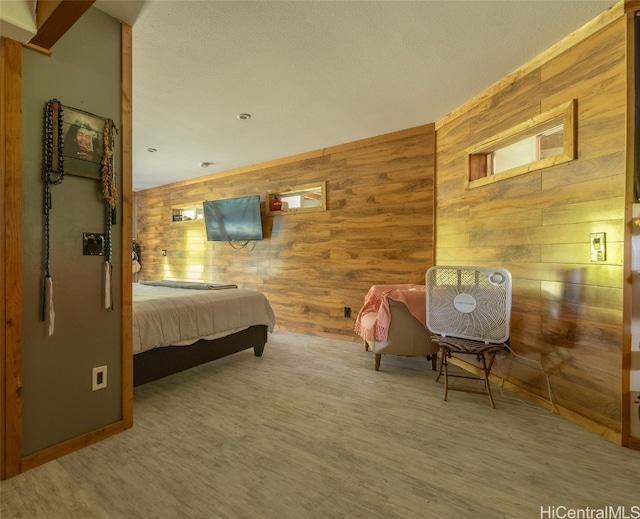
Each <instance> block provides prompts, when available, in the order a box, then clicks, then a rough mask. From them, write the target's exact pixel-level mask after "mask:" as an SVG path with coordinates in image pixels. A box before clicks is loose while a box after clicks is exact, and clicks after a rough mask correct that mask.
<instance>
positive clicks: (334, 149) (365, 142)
mask: <svg viewBox="0 0 640 519" xmlns="http://www.w3.org/2000/svg"><path fill="white" fill-rule="evenodd" d="M433 127H434V124H433V123H429V124H424V125H422V126H415V127H413V128H407V129H405V130H400V131H397V132H392V133H385V134H383V135H377V136H375V137H368V138H366V139H361V140H358V141H352V142H347V143H344V144H337V145H335V146H330V147H328V148H321V149H318V150H313V151H308V152H305V153H299V154H297V155H291V156H289V157H283V158H280V159H274V160H268V161H266V162H261V163H258V164H251V165H250V166H243V167H241V168H236V169H230V170H228V171H223V172H220V173H212V174H211V175H204V176H202V177H196V178H188V179H186V180H181V181H179V182H173V183H171V184H166V185H163V186H162V187H164V188H167V187H168V188H178V187H182V186H188V185H191V184H199V183H201V182H206V181H207V180H209V179H214V178H215V179H220V178H224V177H228V176H231V175H241V174H243V173H250V172H252V171H255V170H257V169H264V168H271V167H274V166H282V165H286V164H291V163H293V162H298V161H301V160H309V159H315V158H317V157H323V156H324V155H331V154H333V153H340V152H345V151H349V150H354V149H357V148H364V147H365V146H375V145H377V144H383V143H385V142H390V141H395V140H397V139H403V138H406V137H413V136H414V135H420V134H422V133H424V132H425V129H428V128H431V130H432V131H433ZM150 189H157V186H156V187H150V188H148V189H141V190H140V191H136V194H140V193H144V192H145V191H148V190H150Z"/></svg>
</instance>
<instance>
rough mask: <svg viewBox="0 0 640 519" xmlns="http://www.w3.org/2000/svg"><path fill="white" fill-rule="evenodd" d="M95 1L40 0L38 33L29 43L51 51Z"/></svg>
mask: <svg viewBox="0 0 640 519" xmlns="http://www.w3.org/2000/svg"><path fill="white" fill-rule="evenodd" d="M94 2H95V0H39V1H38V5H37V7H36V24H37V26H38V33H37V34H36V35H35V36H34V37H33V38H31V40H30V41H29V44H30V45H33V46H35V47H38V48H40V49H42V50H44V51H46V52H51V49H52V48H53V46H54V45H55V44H56V43H57V41H58V40H59V39H60V38H62V36H63V35H64V34H65V33H66V32H67V31H68V30H69V29H70V28H71V26H72V25H73V24H74V23H76V22H77V21H78V20H79V19H80V17H81V16H82V15H83V14H84V13H85V12H86V11H87V9H89V7H91V6H92V5H93V3H94Z"/></svg>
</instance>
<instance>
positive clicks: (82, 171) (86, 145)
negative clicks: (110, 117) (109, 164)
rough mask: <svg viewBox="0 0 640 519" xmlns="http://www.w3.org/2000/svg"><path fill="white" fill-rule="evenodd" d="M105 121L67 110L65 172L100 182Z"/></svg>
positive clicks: (63, 124)
mask: <svg viewBox="0 0 640 519" xmlns="http://www.w3.org/2000/svg"><path fill="white" fill-rule="evenodd" d="M104 125H105V119H104V118H103V117H98V116H97V115H93V114H90V113H88V112H84V111H82V110H78V109H76V108H70V107H68V106H65V107H64V111H63V120H62V131H63V134H64V152H63V155H64V169H65V172H66V173H67V174H69V175H77V176H79V177H86V178H92V179H95V180H100V167H101V162H102V155H103V152H104V149H103V141H102V138H103V132H104Z"/></svg>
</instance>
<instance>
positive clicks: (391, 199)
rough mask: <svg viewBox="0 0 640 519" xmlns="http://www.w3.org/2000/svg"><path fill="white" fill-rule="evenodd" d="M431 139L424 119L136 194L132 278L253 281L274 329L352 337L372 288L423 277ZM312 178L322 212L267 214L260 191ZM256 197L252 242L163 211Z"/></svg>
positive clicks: (428, 243) (428, 245)
mask: <svg viewBox="0 0 640 519" xmlns="http://www.w3.org/2000/svg"><path fill="white" fill-rule="evenodd" d="M434 136H435V131H434V125H433V124H429V125H425V126H421V127H417V128H412V129H408V130H403V131H401V132H396V133H393V134H387V135H382V136H379V137H373V138H370V139H366V140H363V141H358V142H355V143H350V144H346V145H342V146H337V147H335V148H328V149H325V150H319V151H317V152H310V153H306V154H304V155H303V156H298V157H292V158H290V159H283V160H279V161H278V162H277V163H270V164H266V165H262V166H260V165H258V166H256V167H255V168H247V169H244V170H242V171H241V172H229V173H227V174H218V175H210V176H208V177H203V178H202V179H200V180H198V179H196V180H193V181H189V182H182V183H178V184H173V185H169V186H162V187H158V188H152V189H148V190H145V191H140V192H138V193H137V194H136V197H135V198H136V212H137V218H136V234H137V241H138V242H139V243H140V245H141V248H142V252H141V264H142V270H141V271H140V273H139V278H138V279H139V280H151V279H180V280H208V281H213V282H218V283H236V284H238V285H239V286H241V287H248V288H256V289H259V290H261V291H263V292H264V293H265V294H266V295H267V297H268V298H269V300H270V302H271V304H272V305H273V307H274V311H275V314H276V318H277V322H278V326H279V327H280V329H284V330H289V331H296V332H301V333H306V334H310V335H325V336H339V337H341V338H347V339H353V340H356V336H355V334H354V332H353V327H354V321H355V317H356V314H357V312H358V310H359V309H360V308H361V306H362V304H363V302H364V296H365V295H366V292H367V290H368V289H369V287H370V286H371V285H373V284H393V283H420V284H422V283H424V274H425V271H426V269H427V268H428V267H430V266H431V265H432V264H433V240H434V231H433V229H434V216H433V204H434V197H433V176H434V146H435V143H434ZM319 181H326V183H327V211H321V212H309V213H307V214H304V213H296V214H293V213H292V214H283V215H278V216H265V214H264V198H265V195H266V193H267V191H278V190H280V189H281V188H285V187H289V186H296V185H302V184H312V183H314V182H319ZM254 194H259V195H261V199H262V202H263V204H262V205H263V207H262V213H263V227H264V233H265V239H264V240H263V241H258V242H253V243H255V248H253V250H248V249H244V250H235V249H233V248H232V247H231V246H230V245H229V244H228V243H226V242H207V241H206V235H205V230H204V224H203V222H202V221H186V222H172V221H171V214H172V208H176V207H178V208H179V207H185V206H189V205H193V206H196V205H201V204H202V202H203V201H204V200H207V199H208V200H213V199H216V198H230V197H236V196H244V195H254ZM162 249H165V250H166V251H167V255H166V256H165V257H163V256H162V255H161V251H162ZM345 306H347V307H350V308H351V311H352V317H351V318H345V317H343V307H345Z"/></svg>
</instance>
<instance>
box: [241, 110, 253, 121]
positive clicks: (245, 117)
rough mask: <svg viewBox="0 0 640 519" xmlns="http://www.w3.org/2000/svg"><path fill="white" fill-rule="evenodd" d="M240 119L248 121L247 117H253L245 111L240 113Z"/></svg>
mask: <svg viewBox="0 0 640 519" xmlns="http://www.w3.org/2000/svg"><path fill="white" fill-rule="evenodd" d="M238 119H240V120H242V121H246V120H247V119H251V114H247V113H244V112H243V113H241V114H238Z"/></svg>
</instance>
